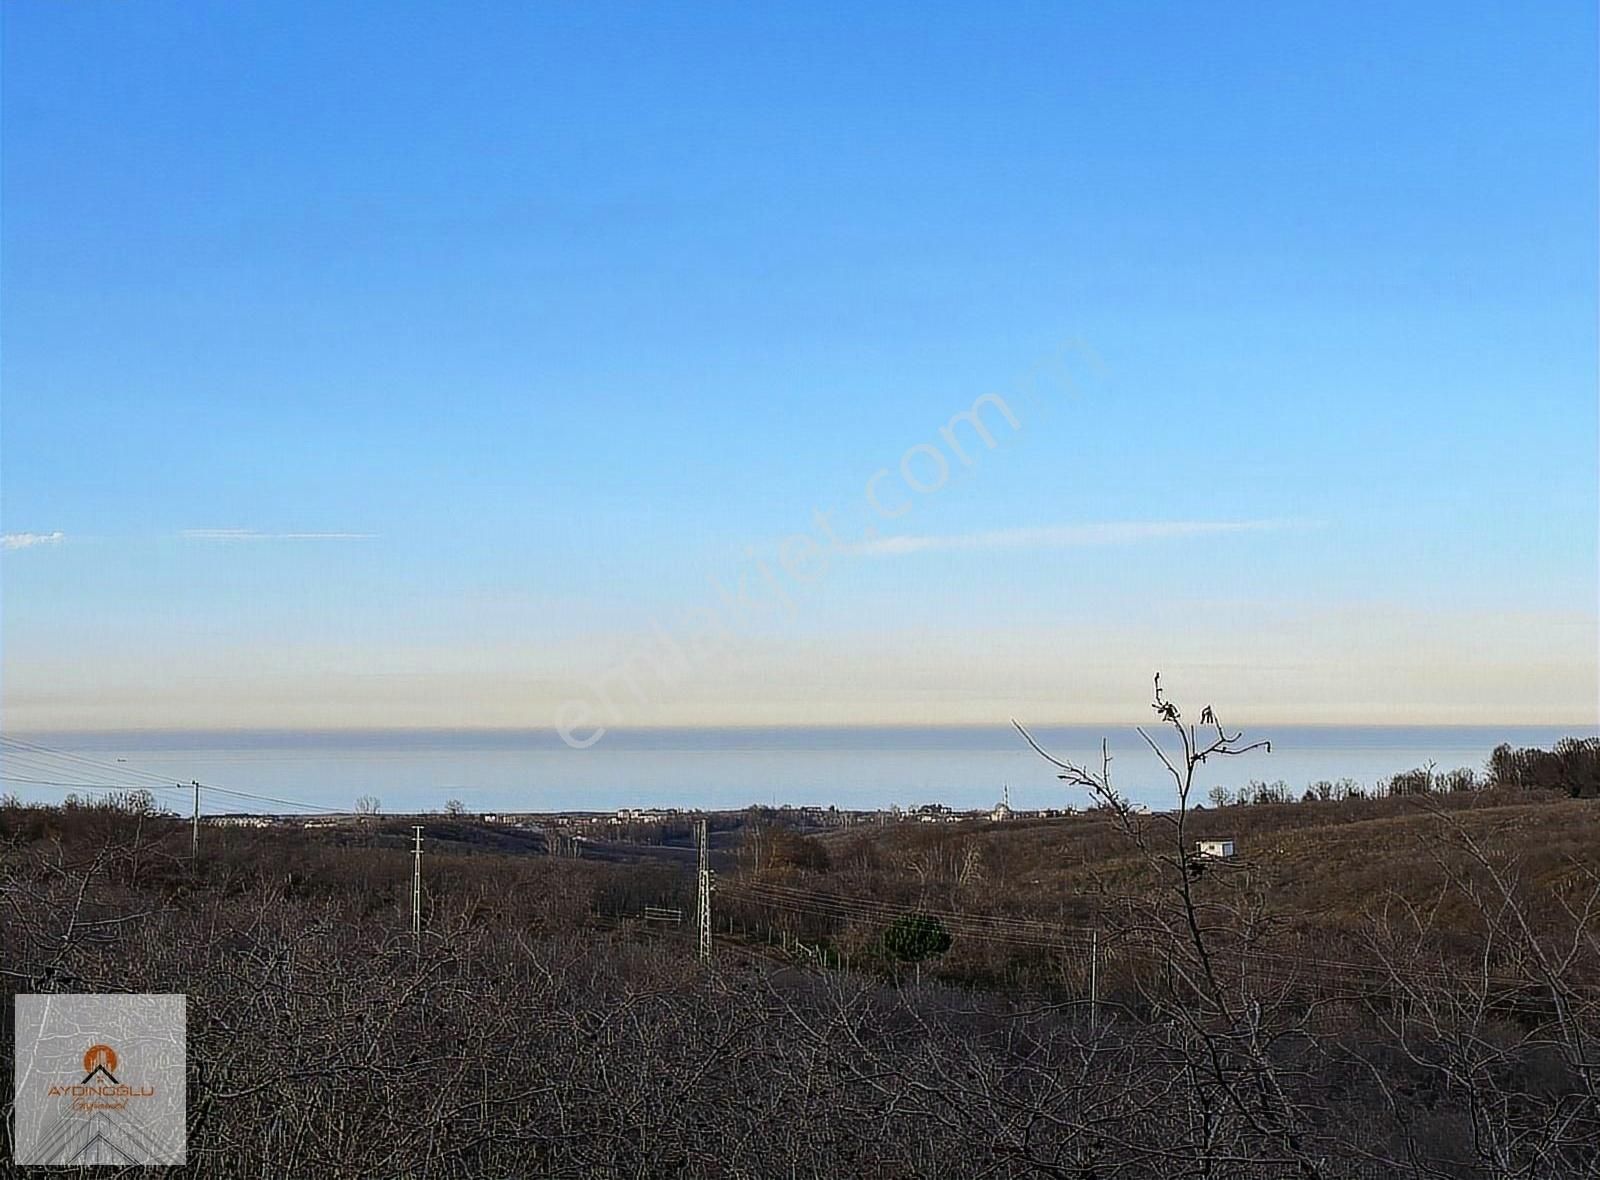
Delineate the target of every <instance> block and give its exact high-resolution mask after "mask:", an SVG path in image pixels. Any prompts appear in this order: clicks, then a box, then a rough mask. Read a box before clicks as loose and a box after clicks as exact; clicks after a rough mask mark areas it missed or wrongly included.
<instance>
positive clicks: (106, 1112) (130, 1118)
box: [13, 995, 186, 1165]
mask: <svg viewBox="0 0 1600 1180" xmlns="http://www.w3.org/2000/svg"><path fill="white" fill-rule="evenodd" d="M185 1015H186V1010H185V998H184V997H183V996H181V995H25V996H18V997H17V1003H16V1033H17V1039H16V1043H17V1056H16V1063H15V1066H14V1097H15V1100H16V1115H15V1119H16V1122H15V1131H16V1150H15V1153H14V1156H13V1162H15V1163H17V1164H67V1165H72V1164H78V1165H82V1164H181V1163H183V1162H184V1159H185V1093H184V1055H185V1050H186V1043H185Z"/></svg>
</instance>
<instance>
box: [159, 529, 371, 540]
mask: <svg viewBox="0 0 1600 1180" xmlns="http://www.w3.org/2000/svg"><path fill="white" fill-rule="evenodd" d="M178 535H179V536H181V537H182V538H183V539H184V540H186V541H370V540H372V539H373V538H375V537H376V536H377V535H378V534H377V533H262V532H257V531H256V530H255V529H184V530H183V532H181V533H179V534H178Z"/></svg>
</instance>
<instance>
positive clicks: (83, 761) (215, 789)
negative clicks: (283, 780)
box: [0, 736, 345, 815]
mask: <svg viewBox="0 0 1600 1180" xmlns="http://www.w3.org/2000/svg"><path fill="white" fill-rule="evenodd" d="M0 744H4V745H6V746H12V747H20V748H21V749H22V752H21V753H18V752H16V751H15V750H13V752H12V753H11V754H10V756H9V757H10V759H21V760H22V761H23V763H24V769H29V770H38V769H39V768H40V767H44V768H45V769H46V771H47V772H48V771H49V770H50V769H52V768H51V764H50V762H49V759H55V760H57V761H58V762H61V763H65V764H67V765H68V766H69V767H71V768H72V770H75V771H76V772H77V773H79V774H83V773H85V772H86V770H92V771H94V772H96V773H97V774H98V775H99V776H100V777H102V778H106V777H110V778H113V779H117V778H136V779H143V780H145V783H148V784H150V785H148V786H146V785H145V783H140V784H138V786H137V787H134V788H130V787H128V786H126V785H125V784H124V783H118V782H115V781H113V782H101V783H91V782H67V781H65V780H61V779H30V778H25V777H21V776H15V775H10V774H5V773H4V772H3V771H0V780H5V781H9V782H25V783H29V784H30V785H39V786H71V787H73V788H79V789H86V790H128V789H141V788H142V789H145V790H152V791H183V792H187V791H188V789H189V787H185V786H183V785H179V784H175V783H174V782H173V781H172V780H171V779H168V778H162V777H161V776H159V775H157V774H154V773H153V772H151V771H147V770H141V769H139V768H138V767H135V766H129V765H128V764H127V763H110V762H104V761H101V760H99V759H95V758H90V757H87V756H85V755H81V754H74V753H71V752H68V751H65V750H53V749H51V748H50V747H48V746H41V745H39V744H37V743H35V742H28V741H24V740H23V739H21V738H14V737H5V736H0ZM29 762H32V763H33V765H32V766H29V765H27V764H28V763H29ZM193 785H194V784H193V782H191V783H190V784H189V786H190V787H192V786H193ZM199 785H200V787H201V788H202V789H203V790H205V791H208V792H210V793H212V794H214V795H223V796H226V797H228V798H231V799H242V800H248V801H251V802H256V803H273V804H277V805H279V806H282V807H291V808H299V809H301V810H305V811H316V812H322V813H325V814H332V815H342V814H344V813H345V809H343V808H339V807H329V806H327V805H325V804H321V803H311V802H309V801H307V800H305V799H287V798H283V797H280V796H276V795H265V794H261V793H258V792H254V791H240V790H237V789H235V788H232V787H222V786H218V785H216V784H215V783H207V782H202V783H200V784H199Z"/></svg>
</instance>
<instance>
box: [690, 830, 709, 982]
mask: <svg viewBox="0 0 1600 1180" xmlns="http://www.w3.org/2000/svg"><path fill="white" fill-rule="evenodd" d="M694 834H695V839H696V840H697V841H699V844H700V912H699V918H700V961H701V962H702V963H709V962H711V841H710V838H709V837H708V836H707V835H706V821H705V820H704V819H697V820H695V821H694Z"/></svg>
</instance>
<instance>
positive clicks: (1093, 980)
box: [1089, 926, 1100, 1032]
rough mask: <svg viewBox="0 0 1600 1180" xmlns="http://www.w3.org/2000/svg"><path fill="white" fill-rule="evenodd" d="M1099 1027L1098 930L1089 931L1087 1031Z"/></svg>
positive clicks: (1097, 928)
mask: <svg viewBox="0 0 1600 1180" xmlns="http://www.w3.org/2000/svg"><path fill="white" fill-rule="evenodd" d="M1099 1026H1100V928H1099V927H1098V926H1096V927H1094V928H1093V929H1091V930H1090V931H1089V1031H1090V1032H1093V1031H1094V1030H1095V1029H1096V1028H1098V1027H1099Z"/></svg>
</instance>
